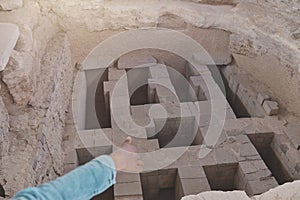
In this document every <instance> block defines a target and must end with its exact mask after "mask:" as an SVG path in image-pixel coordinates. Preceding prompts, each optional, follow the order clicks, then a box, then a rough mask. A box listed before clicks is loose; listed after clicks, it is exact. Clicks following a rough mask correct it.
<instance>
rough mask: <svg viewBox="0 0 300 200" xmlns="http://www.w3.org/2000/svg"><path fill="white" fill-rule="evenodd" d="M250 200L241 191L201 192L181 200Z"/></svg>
mask: <svg viewBox="0 0 300 200" xmlns="http://www.w3.org/2000/svg"><path fill="white" fill-rule="evenodd" d="M219 199H226V200H250V198H249V197H248V196H247V194H246V193H245V192H243V191H234V192H219V191H212V192H203V193H200V194H198V195H191V196H186V197H183V198H182V199H181V200H219Z"/></svg>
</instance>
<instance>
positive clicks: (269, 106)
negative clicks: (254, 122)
mask: <svg viewBox="0 0 300 200" xmlns="http://www.w3.org/2000/svg"><path fill="white" fill-rule="evenodd" d="M263 107H264V109H265V111H266V113H267V114H268V115H269V116H271V115H277V114H278V113H279V106H278V103H277V102H276V101H265V102H264V104H263Z"/></svg>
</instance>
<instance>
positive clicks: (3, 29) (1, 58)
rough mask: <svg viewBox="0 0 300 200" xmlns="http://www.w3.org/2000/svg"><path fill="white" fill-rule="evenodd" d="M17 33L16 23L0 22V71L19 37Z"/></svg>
mask: <svg viewBox="0 0 300 200" xmlns="http://www.w3.org/2000/svg"><path fill="white" fill-rule="evenodd" d="M0 4H1V2H0ZM19 34H20V33H19V28H18V27H17V26H16V25H14V24H9V23H0V35H1V37H0V71H2V70H3V69H4V68H5V66H6V65H7V62H8V60H9V57H10V55H11V53H12V51H13V49H14V47H15V45H16V43H17V40H18V38H19Z"/></svg>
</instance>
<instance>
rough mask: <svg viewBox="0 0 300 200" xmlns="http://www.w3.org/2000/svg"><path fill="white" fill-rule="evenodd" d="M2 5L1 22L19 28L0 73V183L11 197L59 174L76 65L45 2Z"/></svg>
mask: <svg viewBox="0 0 300 200" xmlns="http://www.w3.org/2000/svg"><path fill="white" fill-rule="evenodd" d="M0 7H1V9H0V21H1V22H10V23H14V24H16V25H18V26H19V29H20V38H19V40H18V42H17V45H16V47H15V49H14V51H13V53H12V56H11V58H10V61H9V63H8V65H7V66H6V68H5V69H4V71H2V72H1V86H2V90H1V93H0V95H1V96H2V98H3V101H4V103H5V106H4V104H3V103H2V100H1V104H0V110H1V116H0V119H1V120H0V132H1V155H3V156H1V170H0V177H1V179H0V184H1V185H3V186H4V188H5V190H6V194H7V195H8V196H12V195H13V194H14V193H15V192H16V191H18V190H20V189H22V188H24V187H28V186H34V185H36V184H39V183H42V182H44V181H48V180H52V179H54V178H56V177H57V176H59V175H61V174H62V172H63V164H62V150H61V143H62V137H63V130H64V126H65V116H66V113H67V111H68V109H67V108H68V105H69V100H70V96H71V86H72V80H73V75H74V73H73V72H74V67H73V66H72V62H71V51H70V44H69V39H68V37H67V35H66V34H65V33H64V32H63V31H61V30H60V28H59V26H58V24H57V22H56V16H55V15H54V14H52V13H51V11H50V7H48V4H47V1H33V0H16V1H5V0H3V1H0ZM5 109H6V110H7V111H8V114H9V121H8V115H5V112H4V110H5ZM2 110H3V112H2ZM8 123H9V124H8ZM8 127H10V128H9V130H8ZM8 131H9V132H8ZM2 141H3V142H2ZM7 144H9V148H8V145H7ZM2 149H3V151H2Z"/></svg>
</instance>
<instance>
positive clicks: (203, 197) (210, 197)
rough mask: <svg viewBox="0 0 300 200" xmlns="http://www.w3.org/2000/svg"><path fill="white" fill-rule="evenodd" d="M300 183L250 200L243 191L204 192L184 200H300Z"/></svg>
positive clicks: (183, 199) (285, 185) (291, 184)
mask: <svg viewBox="0 0 300 200" xmlns="http://www.w3.org/2000/svg"><path fill="white" fill-rule="evenodd" d="M299 188H300V181H295V182H293V183H286V184H284V185H282V186H279V187H277V188H274V189H271V190H270V191H268V192H266V193H264V194H262V195H259V196H254V197H252V198H249V197H248V196H247V195H246V193H245V192H243V191H233V192H220V191H212V192H203V193H201V194H198V195H191V196H186V197H183V198H182V200H219V199H226V200H286V199H289V200H298V199H300V193H299Z"/></svg>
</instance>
